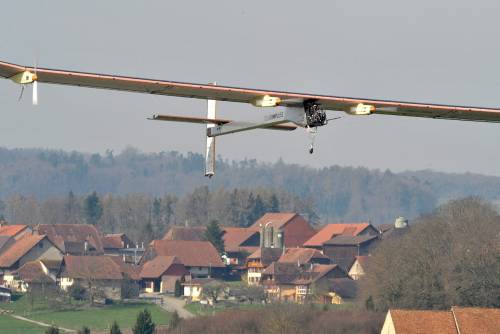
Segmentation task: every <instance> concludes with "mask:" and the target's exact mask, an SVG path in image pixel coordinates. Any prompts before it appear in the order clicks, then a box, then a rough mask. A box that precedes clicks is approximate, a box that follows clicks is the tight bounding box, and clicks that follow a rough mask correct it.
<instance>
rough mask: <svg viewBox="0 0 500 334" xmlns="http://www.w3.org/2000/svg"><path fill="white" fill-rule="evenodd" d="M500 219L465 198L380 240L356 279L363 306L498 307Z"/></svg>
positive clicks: (487, 207)
mask: <svg viewBox="0 0 500 334" xmlns="http://www.w3.org/2000/svg"><path fill="white" fill-rule="evenodd" d="M499 244H500V215H499V214H498V212H497V211H496V210H495V209H494V208H493V207H492V206H491V205H490V204H488V203H485V202H483V201H481V200H478V199H474V198H468V199H462V200H456V201H452V202H450V203H448V204H445V205H443V206H441V207H439V208H438V209H437V210H436V212H435V213H434V214H432V215H428V216H424V217H422V218H421V219H419V221H418V222H416V223H414V224H412V225H411V226H410V227H409V231H408V232H407V233H406V234H404V235H403V236H401V237H393V238H390V239H387V240H384V241H383V242H382V243H381V244H380V245H379V247H378V249H376V250H375V253H374V255H373V256H372V258H371V261H370V263H369V264H368V267H367V274H366V275H365V277H363V278H362V279H361V280H360V283H361V285H362V288H363V289H362V290H363V291H364V300H365V301H366V306H369V307H372V306H373V307H374V308H375V309H376V310H387V309H388V308H390V307H397V308H413V309H449V308H450V307H451V306H452V305H459V306H478V307H499V306H500V299H499V298H498V296H500V285H499V284H498V277H500V252H499V251H498V245H499Z"/></svg>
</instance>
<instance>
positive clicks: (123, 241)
mask: <svg viewBox="0 0 500 334" xmlns="http://www.w3.org/2000/svg"><path fill="white" fill-rule="evenodd" d="M127 244H128V246H129V247H134V246H135V245H133V244H132V241H131V240H130V239H129V238H128V237H127V236H126V235H125V233H116V234H106V235H105V236H104V237H102V246H103V247H104V248H105V249H122V248H127Z"/></svg>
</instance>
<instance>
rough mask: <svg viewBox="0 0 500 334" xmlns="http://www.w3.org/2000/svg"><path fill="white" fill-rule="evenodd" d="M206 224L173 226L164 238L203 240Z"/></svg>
mask: <svg viewBox="0 0 500 334" xmlns="http://www.w3.org/2000/svg"><path fill="white" fill-rule="evenodd" d="M206 230H207V228H206V227H205V226H193V227H184V226H172V227H171V228H170V230H168V232H167V233H165V236H164V237H163V240H185V241H203V240H205V231H206Z"/></svg>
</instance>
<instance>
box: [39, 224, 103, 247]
mask: <svg viewBox="0 0 500 334" xmlns="http://www.w3.org/2000/svg"><path fill="white" fill-rule="evenodd" d="M37 228H38V233H39V234H46V235H47V236H48V237H49V239H50V240H51V241H52V242H53V243H54V244H55V245H56V246H57V247H58V248H59V249H64V250H65V243H68V244H69V243H84V242H85V241H87V242H88V243H89V244H90V245H91V246H92V247H94V248H95V250H96V252H97V253H101V254H102V253H103V252H104V250H103V247H102V240H101V235H100V233H99V231H98V230H97V228H96V227H95V226H93V225H88V224H41V225H38V227H37Z"/></svg>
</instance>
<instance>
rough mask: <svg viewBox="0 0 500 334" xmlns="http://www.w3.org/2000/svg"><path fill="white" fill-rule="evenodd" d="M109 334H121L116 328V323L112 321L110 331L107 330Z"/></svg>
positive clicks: (118, 328) (117, 327)
mask: <svg viewBox="0 0 500 334" xmlns="http://www.w3.org/2000/svg"><path fill="white" fill-rule="evenodd" d="M109 334H122V331H121V330H120V327H119V326H118V323H117V322H116V320H115V321H113V325H112V326H111V329H110V330H109Z"/></svg>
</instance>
